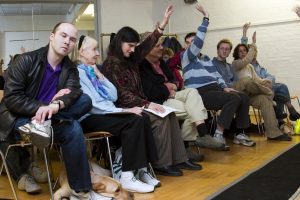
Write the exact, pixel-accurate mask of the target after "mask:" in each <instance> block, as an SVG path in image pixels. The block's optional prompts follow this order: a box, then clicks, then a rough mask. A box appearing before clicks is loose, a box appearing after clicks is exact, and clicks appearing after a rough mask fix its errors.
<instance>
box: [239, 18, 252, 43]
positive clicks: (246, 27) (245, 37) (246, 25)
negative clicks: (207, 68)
mask: <svg viewBox="0 0 300 200" xmlns="http://www.w3.org/2000/svg"><path fill="white" fill-rule="evenodd" d="M250 25H251V23H250V22H248V23H245V24H244V26H243V36H242V38H241V43H242V44H246V45H247V44H248V37H247V32H248V29H249V27H250Z"/></svg>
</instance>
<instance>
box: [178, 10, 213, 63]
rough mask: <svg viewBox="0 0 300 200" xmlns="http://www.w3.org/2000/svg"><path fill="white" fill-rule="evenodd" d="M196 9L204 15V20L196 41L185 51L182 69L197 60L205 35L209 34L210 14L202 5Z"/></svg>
mask: <svg viewBox="0 0 300 200" xmlns="http://www.w3.org/2000/svg"><path fill="white" fill-rule="evenodd" d="M196 9H197V10H198V11H199V12H200V13H202V14H203V15H204V18H203V21H202V24H201V25H200V26H199V27H198V30H197V33H196V36H195V38H194V41H193V42H192V44H191V45H190V46H189V47H188V48H187V49H186V50H185V52H184V53H183V55H182V60H181V64H182V68H184V67H185V66H187V65H188V64H189V63H190V62H191V61H193V60H194V59H196V58H197V56H198V55H199V53H200V51H201V49H202V47H203V43H204V38H205V34H206V32H207V26H208V24H209V14H208V12H207V11H206V10H205V9H204V8H203V6H201V5H200V4H197V5H196Z"/></svg>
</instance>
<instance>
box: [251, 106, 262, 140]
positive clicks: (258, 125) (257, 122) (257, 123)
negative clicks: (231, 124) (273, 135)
mask: <svg viewBox="0 0 300 200" xmlns="http://www.w3.org/2000/svg"><path fill="white" fill-rule="evenodd" d="M253 114H254V118H255V121H256V125H257V128H258V133H259V134H261V130H260V124H259V123H260V122H259V121H258V119H257V116H256V111H255V108H253Z"/></svg>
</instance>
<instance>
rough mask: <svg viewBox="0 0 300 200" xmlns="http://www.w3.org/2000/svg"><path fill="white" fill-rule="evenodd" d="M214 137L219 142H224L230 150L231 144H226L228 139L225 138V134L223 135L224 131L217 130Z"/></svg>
mask: <svg viewBox="0 0 300 200" xmlns="http://www.w3.org/2000/svg"><path fill="white" fill-rule="evenodd" d="M214 138H215V140H216V141H218V142H219V143H222V144H224V145H225V149H226V150H229V148H230V147H229V145H227V144H226V140H225V138H224V136H223V134H222V133H218V132H215V134H214Z"/></svg>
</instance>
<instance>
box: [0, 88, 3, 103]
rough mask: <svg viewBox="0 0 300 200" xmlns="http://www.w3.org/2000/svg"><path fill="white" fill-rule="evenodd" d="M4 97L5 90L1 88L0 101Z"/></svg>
mask: <svg viewBox="0 0 300 200" xmlns="http://www.w3.org/2000/svg"><path fill="white" fill-rule="evenodd" d="M2 98H3V90H0V101H1V100H2Z"/></svg>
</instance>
